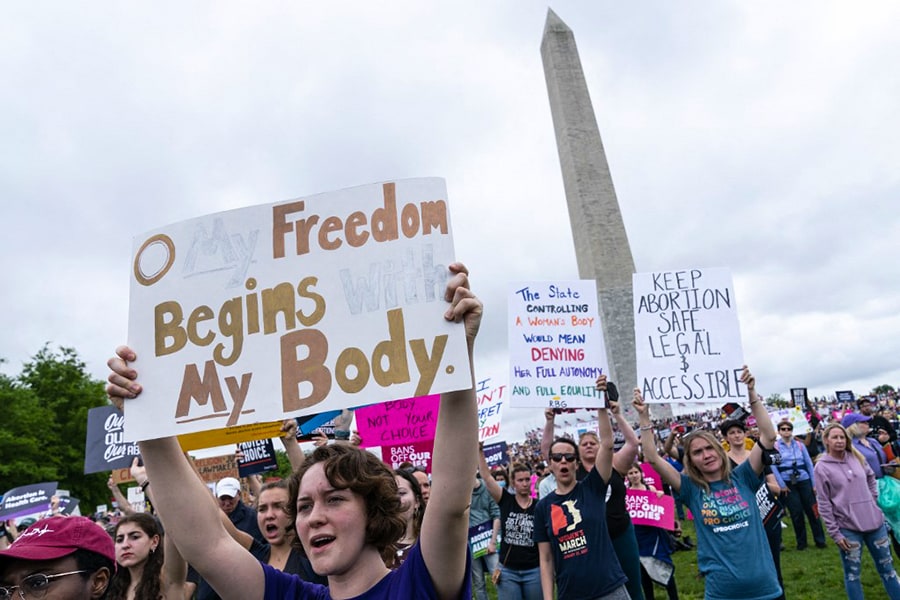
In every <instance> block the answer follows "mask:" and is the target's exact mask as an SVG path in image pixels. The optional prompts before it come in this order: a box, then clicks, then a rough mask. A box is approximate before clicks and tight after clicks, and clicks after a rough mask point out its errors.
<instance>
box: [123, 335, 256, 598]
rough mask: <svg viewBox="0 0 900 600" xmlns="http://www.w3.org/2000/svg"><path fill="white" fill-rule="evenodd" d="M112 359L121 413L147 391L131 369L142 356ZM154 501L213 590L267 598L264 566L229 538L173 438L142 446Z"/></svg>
mask: <svg viewBox="0 0 900 600" xmlns="http://www.w3.org/2000/svg"><path fill="white" fill-rule="evenodd" d="M116 355H117V356H116V357H115V358H112V359H110V360H109V362H108V365H109V367H110V369H111V370H112V373H111V374H110V376H109V384H108V385H107V386H106V393H107V394H108V395H109V397H110V399H111V400H112V401H113V402H114V403H116V404H117V405H118V406H119V407H120V408H121V407H122V403H123V400H125V399H126V398H134V397H136V396H137V395H138V394H140V393H141V391H142V388H141V386H140V384H139V383H137V372H136V371H135V370H134V369H132V368H131V367H129V366H128V363H129V362H131V361H134V360H135V359H136V358H137V357H136V356H135V354H134V352H133V351H132V350H131V349H130V348H128V347H125V346H121V347H119V348H118V349H117V350H116ZM139 446H140V449H141V455H142V456H143V458H144V464H145V467H146V471H147V476H148V477H149V479H150V481H151V482H152V483H151V485H152V486H153V502H154V505H155V506H156V509H157V510H158V511H159V513H160V516H161V518H162V519H163V521H164V522H165V525H166V537H167V538H170V539H171V540H172V541H173V542H174V543H175V544H176V545H177V546H178V548H179V549H180V550H181V555H182V556H183V557H184V559H185V560H186V561H187V562H189V563H190V564H192V565H193V566H194V567H195V568H196V569H197V571H198V572H200V573H201V574H202V575H203V576H204V577H205V578H206V579H207V581H209V583H210V585H211V586H212V587H213V589H216V590H228V591H229V594H228V595H229V596H230V597H236V598H250V599H253V598H260V599H261V598H262V597H263V592H264V580H263V571H262V568H261V567H260V564H259V562H258V561H257V560H256V559H255V558H254V557H253V555H252V554H250V553H249V552H247V551H246V550H245V549H244V547H243V546H241V545H240V544H239V543H238V542H236V541H235V540H234V539H232V538H231V536H229V535H228V534H227V533H226V531H225V528H224V527H223V526H222V523H221V520H220V519H221V518H220V516H219V515H220V513H221V511H220V510H219V507H218V506H216V504H215V502H214V501H213V499H212V496H210V494H209V490H208V489H207V488H206V486H205V485H203V483H202V482H201V481H200V480H199V479H197V476H196V475H195V473H194V469H193V467H192V466H191V464H190V463H189V462H188V461H187V458H185V456H184V454H183V453H182V451H181V447H180V446H179V445H178V440H177V439H175V438H174V437H167V438H160V439H156V440H148V441H145V442H140V443H139Z"/></svg>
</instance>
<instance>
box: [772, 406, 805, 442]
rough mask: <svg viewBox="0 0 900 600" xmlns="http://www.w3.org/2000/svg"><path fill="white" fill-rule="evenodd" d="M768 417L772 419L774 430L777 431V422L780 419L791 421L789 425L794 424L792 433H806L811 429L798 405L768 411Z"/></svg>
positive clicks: (779, 421)
mask: <svg viewBox="0 0 900 600" xmlns="http://www.w3.org/2000/svg"><path fill="white" fill-rule="evenodd" d="M769 418H770V419H772V425H774V426H775V431H778V424H779V423H781V422H782V421H790V422H791V425H793V426H794V435H806V434H807V433H809V432H810V431H812V428H811V427H810V426H809V421H807V420H806V415H805V414H803V410H802V409H801V408H800V407H799V406H793V407H791V408H781V409H778V410H776V411H774V412H770V413H769Z"/></svg>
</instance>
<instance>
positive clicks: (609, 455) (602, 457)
mask: <svg viewBox="0 0 900 600" xmlns="http://www.w3.org/2000/svg"><path fill="white" fill-rule="evenodd" d="M597 389H598V390H600V391H601V392H603V394H604V395H605V394H606V375H601V376H600V377H598V378H597ZM597 429H598V431H599V433H600V448H599V449H598V450H597V462H596V463H594V468H595V469H597V473H599V474H600V477H602V478H603V481H609V477H610V475H612V466H613V446H614V444H613V430H612V423H611V422H610V420H609V411H608V410H607V409H606V408H605V407H604V408H600V409H597Z"/></svg>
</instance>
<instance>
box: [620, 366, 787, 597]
mask: <svg viewBox="0 0 900 600" xmlns="http://www.w3.org/2000/svg"><path fill="white" fill-rule="evenodd" d="M740 380H741V382H742V383H743V384H744V385H746V386H747V395H748V400H749V402H750V410H751V412H752V414H753V417H754V418H755V419H756V422H757V423H758V424H759V442H758V443H757V444H756V445H755V446H753V449H752V450H750V456H749V457H748V458H747V460H746V461H744V462H743V463H742V464H741V465H739V466H738V467H737V468H736V469H734V470H732V469H731V465H730V464H729V461H728V456H727V455H726V454H725V449H724V448H723V447H722V445H721V444H720V443H719V440H718V439H717V438H716V436H714V435H713V434H712V433H711V432H709V431H697V432H695V433H691V435H690V436H687V437H685V439H684V450H685V454H684V461H685V462H684V472H683V473H679V472H678V471H676V470H675V468H674V467H672V466H671V465H670V464H669V463H667V462H666V461H664V460H663V459H662V457H661V456H660V455H659V452H658V451H657V449H656V440H655V439H654V436H653V430H654V427H653V425H652V424H651V422H650V410H649V407H648V406H647V405H646V404H644V399H643V397H642V395H641V390H640V388H635V389H634V408H635V410H637V412H638V415H640V423H641V432H642V433H643V434H649V435H641V446H642V447H643V449H644V458H645V459H646V460H647V461H648V462H649V463H650V464H651V465H653V468H654V469H656V472H657V473H659V475H660V477H661V478H662V480H663V481H664V482H665V483H668V484H669V485H670V486H671V487H672V491H673V492H675V494H676V495H677V497H680V498H681V500H682V501H683V502H684V503H685V505H686V506H687V507H688V508H690V509H691V512H693V513H694V518H695V520H694V524H695V526H696V528H697V566H698V567H699V569H700V574H701V575H703V576H704V577H705V587H706V589H705V597H706V598H707V599H709V600H711V599H714V598H729V599H731V600H774V599H775V598H778V597H780V596H781V594H782V589H781V586H780V585H779V584H778V578H777V576H776V571H775V564H774V562H773V560H772V554H771V553H770V552H768V551H767V550H766V548H767V546H768V542H767V540H766V533H765V530H764V528H763V523H762V517H761V516H760V514H759V507H758V506H757V504H756V492H757V490H758V489H759V487H760V485H762V483H763V481H764V479H763V469H764V467H765V463H764V460H766V457H765V455H764V453H763V450H764V449H766V450H769V451H771V450H772V448H773V446H774V443H775V426H774V424H773V423H772V420H771V419H770V418H769V415H768V413H767V412H766V407H765V405H764V404H763V402H762V400H761V399H760V398H759V395H758V394H757V393H756V380H755V379H754V377H753V375H751V374H750V371H749V370H748V369H747V367H746V366H745V367H744V368H743V372H742V373H741V378H740ZM736 548H738V549H740V552H735V549H736ZM748 557H752V559H749V558H748Z"/></svg>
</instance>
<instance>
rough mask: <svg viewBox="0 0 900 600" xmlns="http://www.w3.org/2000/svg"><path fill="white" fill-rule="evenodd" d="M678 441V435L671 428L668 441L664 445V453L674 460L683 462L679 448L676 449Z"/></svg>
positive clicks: (667, 437)
mask: <svg viewBox="0 0 900 600" xmlns="http://www.w3.org/2000/svg"><path fill="white" fill-rule="evenodd" d="M677 439H678V434H677V433H675V431H674V430H673V429H672V428H671V427H669V435H667V436H666V441H665V443H664V444H663V451H664V452H665V453H666V454H667V455H668V456H670V457H671V458H672V459H673V460H678V461H680V460H681V457H680V456H678V448H676V447H675V441H676V440H677Z"/></svg>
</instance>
